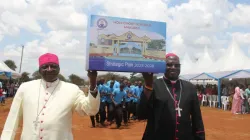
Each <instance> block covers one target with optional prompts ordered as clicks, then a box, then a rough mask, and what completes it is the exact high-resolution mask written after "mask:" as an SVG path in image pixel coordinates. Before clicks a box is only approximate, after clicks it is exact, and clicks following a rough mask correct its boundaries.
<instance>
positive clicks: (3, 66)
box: [0, 61, 21, 79]
mask: <svg viewBox="0 0 250 140" xmlns="http://www.w3.org/2000/svg"><path fill="white" fill-rule="evenodd" d="M0 72H3V73H10V74H11V78H12V79H17V78H20V77H21V74H19V73H18V72H16V71H14V70H12V69H10V68H9V67H8V66H7V65H6V64H5V63H4V62H2V61H0ZM0 79H9V76H7V75H6V74H1V75H0Z"/></svg>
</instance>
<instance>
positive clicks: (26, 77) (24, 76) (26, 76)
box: [20, 72, 30, 83]
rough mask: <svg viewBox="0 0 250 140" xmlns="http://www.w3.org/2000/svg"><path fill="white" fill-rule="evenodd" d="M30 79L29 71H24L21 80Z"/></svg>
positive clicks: (26, 80)
mask: <svg viewBox="0 0 250 140" xmlns="http://www.w3.org/2000/svg"><path fill="white" fill-rule="evenodd" d="M28 81H30V77H29V73H28V72H23V73H22V76H21V78H20V82H21V83H22V82H28Z"/></svg>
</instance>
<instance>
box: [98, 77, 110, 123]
mask: <svg viewBox="0 0 250 140" xmlns="http://www.w3.org/2000/svg"><path fill="white" fill-rule="evenodd" d="M98 91H99V93H100V96H101V98H100V109H99V112H100V124H101V126H102V127H104V126H105V124H104V122H105V120H106V118H107V117H106V109H105V108H106V106H107V103H106V101H107V96H108V88H107V86H106V85H105V79H104V78H101V80H100V85H99V86H98Z"/></svg>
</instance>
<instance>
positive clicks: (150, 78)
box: [142, 72, 154, 87]
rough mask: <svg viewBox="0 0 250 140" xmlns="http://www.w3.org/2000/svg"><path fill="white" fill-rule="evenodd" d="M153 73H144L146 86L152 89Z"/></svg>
mask: <svg viewBox="0 0 250 140" xmlns="http://www.w3.org/2000/svg"><path fill="white" fill-rule="evenodd" d="M153 75H154V74H153V73H148V72H144V73H142V76H143V79H144V81H145V85H146V86H150V87H152V85H153Z"/></svg>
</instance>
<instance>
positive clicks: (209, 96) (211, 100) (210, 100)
mask: <svg viewBox="0 0 250 140" xmlns="http://www.w3.org/2000/svg"><path fill="white" fill-rule="evenodd" d="M212 97H213V96H212V95H208V102H209V107H212V102H213V98H212Z"/></svg>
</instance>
